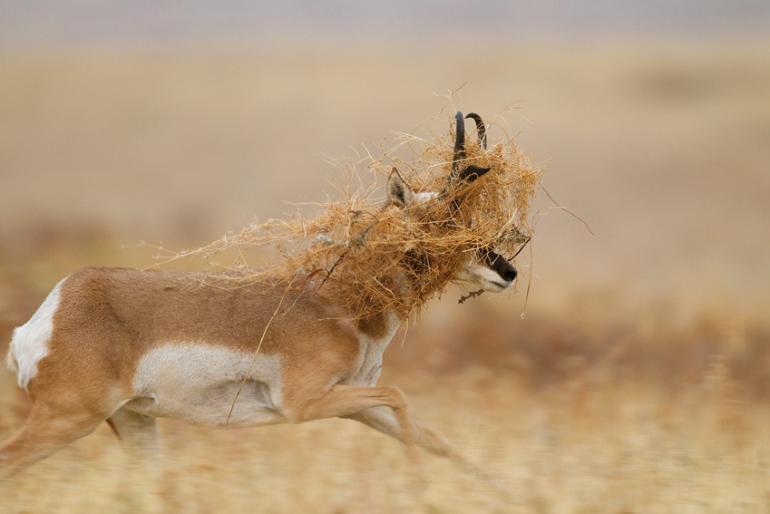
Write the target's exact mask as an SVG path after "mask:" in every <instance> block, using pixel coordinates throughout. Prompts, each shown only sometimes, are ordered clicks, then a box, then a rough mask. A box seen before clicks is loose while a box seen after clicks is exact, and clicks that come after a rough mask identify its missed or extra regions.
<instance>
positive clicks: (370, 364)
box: [0, 113, 516, 475]
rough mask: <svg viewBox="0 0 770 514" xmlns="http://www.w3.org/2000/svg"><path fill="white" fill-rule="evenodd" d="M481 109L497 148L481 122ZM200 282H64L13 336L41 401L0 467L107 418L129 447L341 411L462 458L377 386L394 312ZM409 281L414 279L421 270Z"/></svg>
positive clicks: (489, 282) (483, 281) (112, 273)
mask: <svg viewBox="0 0 770 514" xmlns="http://www.w3.org/2000/svg"><path fill="white" fill-rule="evenodd" d="M469 117H471V118H473V119H474V120H475V121H476V123H477V126H478V127H479V138H480V140H481V143H482V144H484V145H485V143H486V141H485V134H484V131H483V123H482V122H481V119H480V118H478V116H476V115H469ZM464 138H465V135H464V127H463V117H462V114H460V113H458V116H457V130H456V139H455V159H454V160H455V163H457V162H459V161H461V160H462V159H461V158H462V157H463V156H464ZM459 167H460V166H459V165H458V166H457V168H459ZM487 171H488V169H487V168H479V167H475V166H472V165H471V166H467V167H465V168H464V169H463V170H459V169H457V170H456V173H455V172H453V174H452V175H450V181H451V180H454V181H457V182H458V183H461V182H465V183H467V182H472V181H474V180H476V179H478V178H479V177H482V176H483V175H484V174H485V173H486V172H487ZM460 187H461V186H460ZM387 192H388V199H389V200H388V201H389V204H390V205H391V207H392V208H398V209H402V210H403V213H404V214H403V215H404V216H409V215H410V214H409V213H410V212H412V211H413V209H411V207H414V206H415V205H418V204H419V203H421V202H436V201H439V202H440V201H447V202H458V201H460V200H461V198H462V197H461V196H460V200H458V199H457V197H454V198H453V199H451V200H450V199H448V197H447V195H444V194H442V193H440V192H436V193H430V192H415V191H413V190H412V189H411V188H410V186H409V185H408V184H407V183H406V182H405V181H404V180H403V179H402V178H401V177H400V175H399V174H398V173H393V174H391V176H390V179H389V183H388V188H387ZM455 207H456V205H455ZM450 209H451V206H450ZM405 258H406V256H405ZM198 278H199V276H198V275H196V274H194V273H185V272H165V271H142V270H134V269H124V268H87V269H82V270H80V271H77V272H75V273H73V274H72V275H70V276H68V277H66V278H65V279H63V280H62V281H61V282H59V283H58V284H56V286H55V287H54V288H53V290H52V291H51V293H50V294H49V295H48V297H47V298H46V299H45V301H44V302H43V303H42V305H41V306H40V307H39V309H38V310H37V312H35V314H34V315H33V316H32V318H31V319H30V320H29V321H28V322H27V323H26V324H24V325H23V326H21V327H18V328H17V329H16V330H15V331H14V333H13V339H12V341H11V345H10V350H9V352H8V366H9V367H10V369H11V370H13V371H14V372H15V373H16V375H17V378H18V383H19V385H20V386H21V387H22V388H24V389H25V390H26V391H28V393H29V395H30V397H31V399H32V402H33V405H32V409H31V411H30V414H29V417H28V419H27V420H26V422H25V424H24V426H23V427H22V428H21V429H20V430H19V431H18V432H17V433H16V434H15V435H14V436H13V437H12V438H11V439H10V440H9V441H7V442H6V443H5V444H4V445H3V446H2V447H1V448H0V473H2V474H3V475H7V474H10V473H12V472H15V471H17V470H19V469H21V468H23V467H24V466H26V465H29V464H30V463H32V462H34V461H36V460H38V459H40V458H43V457H45V456H46V455H48V454H50V453H52V452H54V451H56V450H57V449H59V448H61V447H63V446H65V445H67V444H69V443H71V442H73V441H75V440H76V439H78V438H80V437H83V436H85V435H87V434H89V433H90V432H92V431H93V430H94V429H95V428H96V427H97V426H98V425H99V424H100V423H102V422H103V421H106V422H107V423H109V425H110V426H111V427H112V428H113V430H114V431H115V433H116V435H117V436H118V437H119V438H120V439H121V440H123V441H124V442H126V443H128V446H129V448H135V449H139V450H141V449H142V448H152V447H153V444H154V440H155V438H156V435H157V434H156V432H157V427H156V418H159V417H170V418H177V419H182V420H185V421H188V422H190V423H193V424H198V425H204V426H223V425H227V426H259V425H269V424H276V423H287V422H288V423H300V422H304V421H311V420H315V419H322V418H332V417H342V418H349V419H354V420H356V421H359V422H361V423H363V424H365V425H368V426H369V427H371V428H374V429H375V430H378V431H380V432H383V433H385V434H387V435H389V436H391V437H394V438H396V439H398V440H400V441H402V442H404V443H405V444H406V445H407V447H408V448H413V445H416V446H419V447H422V448H424V449H426V450H428V451H430V452H432V453H435V454H438V455H441V456H445V457H450V458H455V459H460V457H459V456H458V455H457V454H456V453H455V452H454V451H453V450H452V449H451V448H450V447H449V446H448V445H447V443H446V442H445V441H444V439H443V438H442V437H441V436H439V435H437V434H436V433H434V432H433V431H432V430H430V429H428V428H426V427H424V426H422V425H421V424H419V423H417V422H416V421H415V420H414V419H412V417H411V416H410V414H409V411H408V409H407V403H406V400H405V398H404V395H403V394H402V393H401V391H400V390H399V389H397V388H396V387H391V386H377V385H376V383H377V379H378V377H379V375H380V369H381V365H382V356H383V352H384V351H385V349H386V348H387V346H388V344H389V343H390V341H391V339H392V338H393V336H394V334H395V333H396V331H397V329H398V327H399V325H400V320H399V318H398V317H397V316H396V315H395V314H394V313H389V312H384V313H380V314H377V315H373V316H370V317H368V318H366V319H359V320H351V319H350V316H348V315H347V313H346V311H345V308H344V307H343V306H340V305H336V304H335V303H333V302H329V301H328V299H326V298H324V297H322V296H320V295H312V294H305V295H297V296H296V297H293V298H287V299H286V302H287V303H288V302H294V303H295V305H294V307H293V308H292V310H291V311H290V312H288V314H287V315H286V316H281V317H274V316H271V315H274V312H275V306H276V304H277V303H280V301H283V300H284V298H283V297H281V295H282V294H285V291H286V289H285V288H282V287H280V286H276V285H275V284H261V285H259V284H257V285H251V286H249V287H248V288H245V289H243V288H242V289H224V288H216V287H207V286H206V285H202V284H201V283H200V281H199V280H198ZM455 278H456V279H457V280H462V281H465V282H468V283H470V284H471V285H472V286H474V287H475V288H477V289H483V290H486V291H492V292H497V291H502V290H505V289H507V288H509V287H510V286H511V284H512V283H513V281H514V279H515V278H516V269H515V268H514V267H513V266H512V265H511V264H510V263H509V262H508V261H507V260H506V259H505V258H503V257H502V256H500V255H498V254H496V253H495V252H494V251H493V249H491V248H490V249H486V250H484V251H480V252H478V253H477V254H476V255H475V256H474V257H470V258H469V260H468V262H467V263H466V264H465V266H464V269H463V270H462V272H461V273H460V274H459V276H457V277H455ZM396 282H398V283H401V284H402V286H401V287H403V288H408V287H410V283H409V278H408V277H403V279H402V280H398V281H396ZM271 323H272V324H271ZM268 325H269V326H270V329H269V330H266V328H265V327H266V326H268ZM236 397H237V398H238V400H237V401H234V398H236Z"/></svg>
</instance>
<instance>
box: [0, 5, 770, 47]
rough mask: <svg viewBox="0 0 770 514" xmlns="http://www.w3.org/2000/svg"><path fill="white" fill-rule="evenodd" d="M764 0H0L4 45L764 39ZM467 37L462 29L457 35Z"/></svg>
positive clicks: (768, 21) (767, 18)
mask: <svg viewBox="0 0 770 514" xmlns="http://www.w3.org/2000/svg"><path fill="white" fill-rule="evenodd" d="M769 28H770V2H768V1H766V0H733V1H728V0H723V1H719V0H679V1H664V0H648V1H646V2H638V1H636V0H616V1H613V0H596V1H590V0H577V1H569V0H551V1H543V2H528V1H524V0H487V1H485V2H467V1H461V0H448V1H438V0H427V1H420V2H413V1H410V0H390V1H388V2H360V1H355V0H330V1H325V2H317V1H314V0H289V1H285V2H267V1H264V0H256V1H251V0H224V1H221V2H211V1H207V0H185V1H182V0H167V1H163V2H157V1H153V0H134V1H131V2H102V1H99V0H74V1H68V2H61V1H59V0H41V1H25V0H10V1H9V0H0V45H4V46H9V45H10V46H18V45H21V46H26V45H42V46H46V45H52V44H56V45H58V44H74V45H92V44H149V45H158V44H160V45H162V44H185V43H190V42H201V41H204V42H205V41H211V40H218V41H236V42H250V41H264V39H266V38H275V37H288V38H296V37H297V36H312V37H324V36H336V37H350V36H355V35H360V36H368V37H381V38H388V37H393V38H396V37H397V38H409V37H414V36H420V35H429V36H430V35H432V36H437V35H441V36H443V37H446V38H447V40H451V38H452V37H453V33H455V32H454V31H456V33H458V34H460V33H462V34H466V35H467V34H473V33H480V32H483V33H485V34H487V35H489V36H491V37H497V38H499V37H501V36H511V37H518V36H524V37H533V36H534V37H551V36H554V35H556V36H562V37H564V36H567V37H573V36H587V35H591V36H605V35H610V36H612V35H632V36H634V35H669V36H670V35H681V34H684V35H687V36H696V37H703V38H708V37H712V36H714V35H724V34H732V35H736V34H737V35H745V34H758V33H767V32H768V29H769ZM461 31H462V32H461Z"/></svg>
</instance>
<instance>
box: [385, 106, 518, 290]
mask: <svg viewBox="0 0 770 514" xmlns="http://www.w3.org/2000/svg"><path fill="white" fill-rule="evenodd" d="M465 118H470V119H473V120H474V122H475V123H476V130H477V133H478V138H479V144H480V145H481V146H482V148H484V149H486V147H487V136H486V127H485V126H484V122H483V120H482V119H481V116H479V115H478V114H476V113H470V114H468V115H467V116H466V117H465ZM465 118H463V115H462V113H461V112H458V113H457V114H455V123H456V127H455V144H454V155H453V159H452V168H451V171H450V173H449V177H448V179H447V185H446V186H445V187H444V189H443V190H442V191H440V192H436V191H429V192H415V191H414V190H413V189H412V188H411V187H410V186H409V184H408V183H407V182H406V180H404V179H403V177H401V174H400V173H399V172H398V170H397V169H396V168H393V171H392V172H391V174H390V178H389V180H388V197H389V199H390V202H391V203H392V204H394V205H396V206H398V207H400V208H402V209H405V210H408V211H409V212H411V213H413V214H412V215H415V214H414V213H419V212H420V206H421V205H425V204H427V203H428V202H433V201H443V202H447V204H448V205H447V208H448V210H449V212H450V220H449V222H448V225H450V227H448V229H451V225H452V224H456V223H459V221H458V220H457V219H456V218H457V217H458V213H459V210H460V205H461V204H462V200H463V195H462V189H461V188H462V187H463V186H465V185H468V184H471V183H473V182H475V181H476V180H478V179H480V178H481V177H483V176H484V175H485V174H486V173H488V172H489V170H490V168H482V167H479V166H476V165H475V164H468V163H467V162H465V160H466V155H465ZM458 188H459V189H458ZM417 215H419V214H417ZM516 275H517V271H516V268H514V267H513V265H512V264H511V263H510V262H509V261H508V260H507V259H506V258H505V257H503V256H502V255H500V254H498V253H496V252H495V251H494V248H492V247H484V248H480V249H477V250H476V251H475V252H474V253H473V254H472V256H471V257H470V258H469V259H468V260H467V261H466V262H465V264H464V265H463V267H462V269H461V270H460V271H459V273H458V274H457V276H455V277H452V278H453V280H455V281H459V282H463V283H465V284H467V285H468V286H469V287H471V288H475V289H477V290H483V291H489V292H500V291H504V290H505V289H508V288H509V287H511V285H512V284H513V281H514V280H515V279H516Z"/></svg>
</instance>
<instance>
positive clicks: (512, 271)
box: [500, 266, 518, 282]
mask: <svg viewBox="0 0 770 514" xmlns="http://www.w3.org/2000/svg"><path fill="white" fill-rule="evenodd" d="M516 275H518V272H517V271H516V268H514V267H513V266H511V267H510V268H508V269H505V270H503V272H502V273H501V274H500V276H501V277H503V279H504V280H505V281H507V282H513V281H514V280H515V279H516Z"/></svg>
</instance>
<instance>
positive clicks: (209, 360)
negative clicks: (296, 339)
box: [126, 343, 285, 426]
mask: <svg viewBox="0 0 770 514" xmlns="http://www.w3.org/2000/svg"><path fill="white" fill-rule="evenodd" d="M132 385H133V392H134V394H135V395H136V397H137V398H136V399H135V400H133V401H132V402H130V403H128V404H127V405H126V407H127V408H128V409H129V410H133V411H134V412H139V413H141V414H145V415H148V416H157V417H170V418H176V419H184V420H186V421H188V422H190V423H194V424H197V425H204V426H223V425H232V426H256V425H265V424H272V423H280V422H282V421H284V420H285V419H284V418H283V416H282V415H281V414H280V405H281V362H280V358H279V357H278V356H277V355H264V354H257V355H255V354H254V353H251V352H241V351H236V350H231V349H229V348H225V347H222V346H216V345H211V344H205V343H169V344H165V345H163V346H160V347H158V348H155V349H153V350H151V351H149V352H148V353H147V354H145V355H144V356H143V357H142V358H141V359H140V361H139V364H138V366H137V369H136V372H135V373H134V379H133V384H132ZM236 397H237V401H236ZM233 402H235V404H233ZM231 408H232V412H230V409H231ZM228 415H229V416H230V419H229V420H228Z"/></svg>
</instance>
